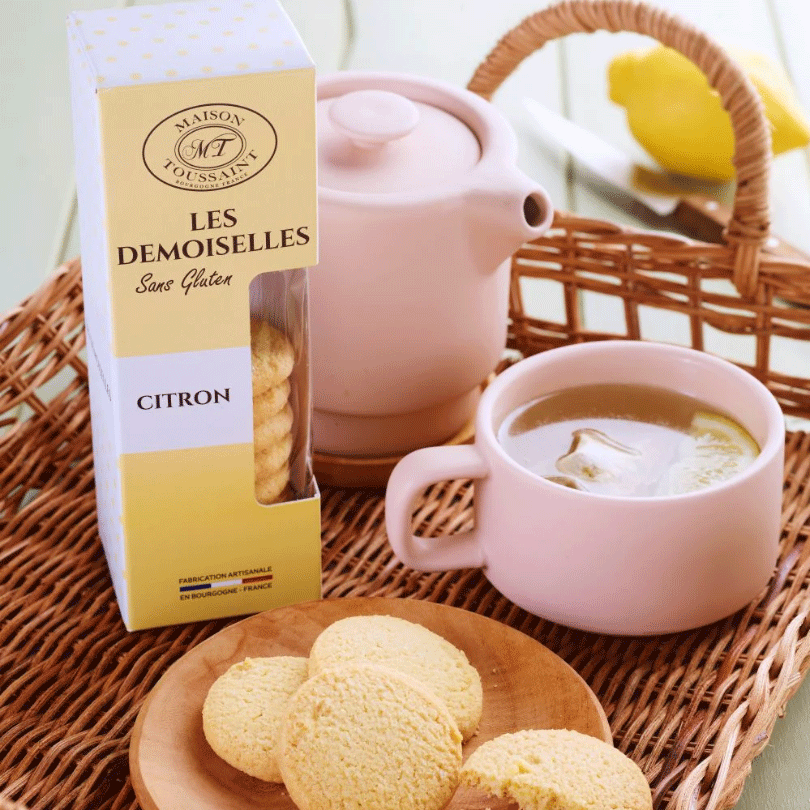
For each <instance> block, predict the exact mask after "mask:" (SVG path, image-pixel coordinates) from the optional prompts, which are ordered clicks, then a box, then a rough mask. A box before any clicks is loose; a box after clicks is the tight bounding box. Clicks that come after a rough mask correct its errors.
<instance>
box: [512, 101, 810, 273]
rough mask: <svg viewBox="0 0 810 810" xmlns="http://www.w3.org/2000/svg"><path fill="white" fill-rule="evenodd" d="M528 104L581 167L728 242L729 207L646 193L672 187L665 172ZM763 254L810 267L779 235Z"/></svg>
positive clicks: (545, 132) (685, 226) (696, 231)
mask: <svg viewBox="0 0 810 810" xmlns="http://www.w3.org/2000/svg"><path fill="white" fill-rule="evenodd" d="M523 103H524V105H525V106H526V108H527V109H528V110H529V112H530V113H531V114H532V118H533V119H534V123H535V125H536V127H537V130H538V132H539V133H540V134H541V135H542V136H544V137H545V139H546V140H548V141H552V142H553V143H555V144H557V145H559V146H562V147H563V148H565V149H566V150H567V151H568V152H569V153H570V154H571V155H572V156H573V157H574V158H575V159H576V161H577V162H578V163H580V164H581V165H582V166H584V167H585V168H586V169H588V170H589V171H590V172H592V173H593V174H594V175H596V176H597V177H599V178H600V179H601V180H604V181H605V182H607V183H608V184H610V185H611V186H613V187H614V188H617V189H619V190H621V191H623V192H624V193H625V194H628V195H629V196H631V197H632V198H633V199H635V200H637V201H638V202H640V203H641V204H642V205H644V206H645V207H646V208H648V209H649V210H651V211H653V212H654V213H655V214H657V215H658V216H659V217H669V216H672V217H673V218H674V220H675V221H676V222H677V223H678V226H679V228H680V229H681V230H682V231H684V232H685V233H686V234H688V235H689V236H692V237H694V238H696V239H702V240H703V241H705V242H713V243H715V244H720V243H721V242H723V232H724V230H725V228H726V226H727V225H728V221H729V219H730V218H731V208H729V206H727V205H724V204H723V203H721V202H718V201H717V200H715V199H712V198H711V197H708V196H706V195H704V194H697V193H686V194H677V195H675V194H671V193H665V192H662V193H658V192H657V191H656V192H650V191H647V190H645V188H647V189H649V188H650V187H651V186H652V187H654V186H656V185H660V186H664V187H665V186H666V185H667V183H668V181H667V180H666V178H665V177H664V175H663V173H661V172H657V171H655V170H652V169H647V168H645V167H642V166H639V165H638V164H636V163H635V162H634V161H633V160H632V159H631V158H629V157H628V156H627V155H626V154H625V153H624V152H622V151H621V150H620V149H617V148H616V147H615V146H613V145H612V144H609V143H607V142H605V141H603V140H602V139H601V138H600V137H598V136H597V135H594V134H593V133H592V132H589V131H588V130H586V129H584V128H583V127H581V126H579V124H575V123H574V122H573V121H569V120H568V119H567V118H565V117H564V116H562V115H558V114H557V113H555V112H553V111H552V110H549V109H548V108H547V107H544V106H543V105H542V104H540V103H538V102H537V101H535V100H534V99H533V98H524V99H523ZM669 185H670V186H671V185H672V183H671V182H669ZM763 249H764V250H765V251H766V252H767V253H769V254H770V255H772V256H775V257H779V258H782V259H787V260H790V261H802V262H805V263H806V262H810V256H809V255H808V254H807V253H805V252H804V251H802V250H800V249H799V248H797V247H793V246H792V245H790V244H788V243H787V242H785V241H784V240H783V239H781V238H780V237H778V236H774V235H771V236H769V237H768V239H767V241H766V242H765V245H764V246H763Z"/></svg>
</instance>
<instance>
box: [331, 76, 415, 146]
mask: <svg viewBox="0 0 810 810" xmlns="http://www.w3.org/2000/svg"><path fill="white" fill-rule="evenodd" d="M329 119H330V120H331V122H332V124H334V126H335V128H336V129H337V130H338V131H339V132H341V134H343V135H345V136H346V137H347V138H349V139H350V140H351V141H352V143H354V144H355V145H356V146H359V147H361V148H363V149H369V148H373V147H380V146H383V145H384V144H386V143H388V142H389V141H396V140H398V139H399V138H404V137H405V136H406V135H407V134H408V133H410V132H412V131H413V129H414V128H415V127H416V125H417V124H418V123H419V110H418V109H417V107H416V105H415V104H414V103H413V102H412V101H411V100H410V99H407V98H405V97H404V96H400V95H398V94H397V93H390V92H388V91H387V90H356V91H354V92H352V93H346V95H344V96H341V97H340V98H336V99H335V100H334V101H333V102H332V103H331V104H330V105H329Z"/></svg>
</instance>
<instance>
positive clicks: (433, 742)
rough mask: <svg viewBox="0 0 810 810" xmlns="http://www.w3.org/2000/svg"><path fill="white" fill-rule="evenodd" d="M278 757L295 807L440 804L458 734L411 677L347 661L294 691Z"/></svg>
mask: <svg viewBox="0 0 810 810" xmlns="http://www.w3.org/2000/svg"><path fill="white" fill-rule="evenodd" d="M277 757H278V763H279V768H280V770H281V775H282V778H283V779H284V785H285V787H286V788H287V791H288V793H289V794H290V798H291V799H292V800H293V801H294V802H295V804H296V805H298V807H299V808H301V810H357V808H363V810H394V808H396V810H439V809H440V808H442V807H444V805H445V804H446V803H447V801H448V800H449V799H450V797H451V796H452V794H453V791H454V790H455V789H456V785H457V784H458V771H459V767H460V765H461V734H460V733H459V730H458V727H457V726H456V723H455V721H454V720H453V718H452V717H451V716H450V714H449V712H448V711H447V708H446V707H445V706H444V704H442V703H441V701H439V700H437V699H436V698H435V697H434V696H433V695H432V694H430V692H428V691H427V690H426V689H425V688H424V686H422V684H420V683H418V682H417V681H415V680H414V679H413V678H409V677H408V676H407V675H403V674H402V673H399V672H396V671H394V670H392V669H388V668H386V667H379V666H375V665H372V664H347V665H346V666H345V667H335V668H333V669H328V670H324V671H323V672H321V673H319V674H318V675H316V676H315V677H313V678H310V679H309V680H307V681H305V682H304V684H303V685H302V686H301V688H300V689H299V690H298V691H297V692H296V693H295V695H293V697H292V698H291V699H290V701H289V703H288V704H287V711H286V714H285V718H284V721H283V723H282V727H281V733H280V735H279V744H278V749H277Z"/></svg>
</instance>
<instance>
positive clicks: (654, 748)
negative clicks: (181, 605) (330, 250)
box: [0, 0, 810, 810]
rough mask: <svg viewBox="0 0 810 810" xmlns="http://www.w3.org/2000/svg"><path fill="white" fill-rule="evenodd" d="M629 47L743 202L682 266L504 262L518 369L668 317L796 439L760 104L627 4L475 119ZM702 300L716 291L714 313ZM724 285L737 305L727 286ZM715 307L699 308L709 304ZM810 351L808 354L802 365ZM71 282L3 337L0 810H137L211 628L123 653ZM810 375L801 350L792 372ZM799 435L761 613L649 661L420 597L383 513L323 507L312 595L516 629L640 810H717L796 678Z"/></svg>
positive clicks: (362, 502) (631, 335)
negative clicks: (575, 54)
mask: <svg viewBox="0 0 810 810" xmlns="http://www.w3.org/2000/svg"><path fill="white" fill-rule="evenodd" d="M598 28H607V29H609V30H633V31H639V32H641V33H647V34H650V35H652V36H656V37H657V38H658V39H660V40H662V41H664V42H666V43H668V44H671V45H673V46H675V47H678V48H679V49H681V50H683V51H684V52H685V53H687V55H690V57H691V58H693V60H694V61H696V63H698V64H699V65H700V66H701V67H702V68H703V70H704V71H705V72H706V73H707V75H709V76H710V77H711V81H712V83H713V84H714V85H715V87H717V89H718V91H719V92H720V94H721V97H722V98H723V99H724V102H725V103H726V106H727V108H728V109H729V110H730V112H731V115H732V121H733V123H734V127H735V133H736V135H737V142H738V153H737V157H736V159H735V161H736V164H737V170H738V177H739V186H738V193H737V199H736V202H735V216H734V220H733V221H732V223H731V225H730V227H729V231H728V234H727V239H726V242H725V244H723V245H705V244H698V243H690V244H685V243H684V242H683V241H680V240H677V239H674V238H670V237H666V236H662V235H656V234H649V233H643V232H631V231H628V230H626V229H622V228H619V227H617V226H615V225H612V224H611V223H607V222H596V221H591V220H585V219H581V218H578V217H574V216H570V215H563V214H560V215H558V216H557V218H556V220H555V226H554V228H553V230H552V231H551V232H550V233H549V235H548V236H547V237H546V238H544V239H542V240H539V241H538V242H537V243H533V244H531V245H527V246H526V247H525V248H524V249H522V250H521V251H519V252H518V254H517V255H516V256H515V258H514V261H513V284H512V307H511V318H512V327H511V330H510V345H511V346H512V348H514V349H517V350H519V351H521V352H523V353H524V354H529V353H533V352H536V351H541V350H544V349H546V348H550V347H553V346H556V345H561V344H564V343H568V342H572V341H582V340H594V339H603V338H606V337H623V338H627V339H640V338H643V337H644V336H643V335H642V334H641V327H640V318H639V311H640V308H641V307H642V306H649V307H654V308H660V309H666V310H667V311H672V312H677V313H680V314H681V315H683V316H684V317H685V318H686V319H687V320H688V323H689V334H690V336H691V345H692V346H693V347H695V348H697V349H703V348H704V343H703V339H704V334H705V331H706V329H707V327H708V328H712V329H715V330H720V331H724V332H727V333H730V334H737V335H750V336H753V340H754V346H755V350H754V352H753V356H752V358H751V360H750V362H749V363H743V364H742V365H743V366H744V367H745V368H748V369H749V370H750V371H751V372H752V373H753V374H755V375H756V376H758V377H759V378H760V379H762V380H763V382H765V383H766V384H767V385H768V386H769V387H770V389H771V390H772V391H773V392H774V393H775V395H776V396H777V398H778V399H779V401H780V403H781V405H782V407H783V409H784V410H785V412H786V413H789V414H794V415H797V416H801V417H810V382H808V380H807V379H805V378H802V377H796V376H789V375H786V374H783V373H779V372H777V371H775V370H774V369H772V368H771V364H770V358H771V347H772V344H773V343H774V341H776V340H778V339H790V340H796V341H809V340H810V308H808V307H807V306H799V307H787V306H786V305H785V304H784V303H782V301H783V300H788V301H793V302H798V303H799V304H805V305H810V282H808V279H810V268H808V267H806V266H803V265H800V264H797V263H790V262H776V261H775V260H770V259H768V258H767V257H765V256H763V255H761V254H760V247H761V245H762V244H763V242H764V241H765V239H766V238H767V235H768V222H767V197H766V191H767V170H768V154H769V153H768V136H767V129H766V128H765V126H764V121H763V118H762V112H761V109H760V106H759V103H758V100H757V98H756V95H755V93H754V91H753V89H752V88H751V87H750V85H749V84H748V83H747V80H746V79H745V77H744V76H743V75H742V73H741V72H740V71H739V69H738V68H736V66H735V65H733V63H730V62H729V61H728V58H727V57H726V56H725V54H723V52H722V51H720V50H719V48H717V46H716V45H714V44H713V43H711V42H710V41H708V40H707V39H706V38H705V37H704V36H703V35H702V34H700V33H699V32H696V31H695V30H694V29H691V28H690V27H689V26H686V25H685V24H684V23H682V22H680V21H678V20H677V19H674V18H672V17H670V16H669V15H666V14H664V13H662V12H658V11H655V10H652V9H650V8H649V7H647V6H645V5H639V4H634V3H630V2H588V0H575V1H574V2H566V3H563V4H561V5H559V6H555V7H552V8H550V9H547V10H546V11H544V12H541V13H539V14H537V15H535V16H534V17H532V18H529V19H528V20H527V21H525V22H524V23H523V24H521V25H520V26H518V28H516V29H515V30H514V31H512V32H510V33H509V34H508V35H507V36H506V37H504V39H503V40H502V41H501V42H500V43H499V45H498V46H497V47H496V48H495V50H494V51H493V53H492V54H491V55H490V57H489V58H488V59H487V61H486V62H485V63H484V64H483V65H482V67H481V68H480V69H479V71H478V72H477V73H476V76H475V78H474V79H473V82H472V83H471V87H472V88H473V89H475V90H477V91H479V92H481V93H482V94H483V95H485V96H489V95H491V93H492V92H493V91H494V90H495V88H496V87H497V86H498V85H499V84H500V82H501V81H503V79H504V78H505V77H506V76H507V75H508V73H509V72H511V70H512V69H513V68H514V66H515V65H516V64H517V63H518V62H519V61H520V60H521V59H522V58H523V57H524V56H526V55H528V54H529V53H531V52H532V51H533V50H535V49H536V48H538V47H540V46H541V45H542V44H543V42H545V41H546V40H548V39H550V38H552V37H554V36H559V35H561V34H564V33H569V32H571V31H591V30H596V29H598ZM537 278H540V279H543V283H553V284H556V285H558V286H559V289H560V292H561V295H562V297H563V299H564V301H565V317H564V318H563V319H562V320H560V321H554V320H551V319H547V318H546V319H541V318H539V317H536V316H533V315H531V314H529V313H528V312H527V311H526V310H525V309H524V302H523V287H524V285H525V284H526V283H533V280H534V279H537ZM718 281H722V282H728V287H729V291H728V292H717V291H716V289H715V285H716V283H717V282H718ZM732 282H733V284H734V285H736V287H735V286H732ZM707 285H708V286H707ZM588 292H598V293H601V294H603V295H607V296H613V297H615V298H616V299H617V300H619V301H620V302H621V309H622V312H623V313H624V322H623V324H622V325H621V328H618V329H617V330H616V331H615V332H610V333H607V332H605V331H600V332H595V331H589V330H588V328H587V325H586V323H585V322H584V321H583V319H582V316H581V308H580V304H581V298H582V296H583V294H587V293H588ZM805 345H806V346H810V343H807V344H805ZM84 346H85V342H84V331H83V321H82V293H81V279H80V272H79V265H78V262H72V263H69V264H67V265H65V266H63V267H62V268H60V269H59V270H58V271H57V273H56V274H55V275H54V276H53V277H52V278H51V279H50V280H49V281H48V282H47V283H46V284H45V285H44V286H43V287H42V288H41V289H40V290H39V291H37V292H36V293H35V294H34V295H33V296H31V297H30V298H29V299H27V300H26V301H25V302H23V303H22V304H21V305H20V306H19V307H17V308H16V309H14V310H13V311H11V312H10V313H8V315H7V316H6V318H5V319H4V320H3V321H0V510H1V511H0V515H1V516H2V517H0V561H1V562H0V807H2V808H4V810H5V806H6V805H8V806H9V807H11V808H14V810H18V808H17V806H16V803H17V802H20V803H22V804H24V805H27V807H29V808H31V810H68V809H70V810H125V809H126V810H135V809H136V808H137V807H138V805H137V802H136V800H135V797H134V794H133V792H132V788H131V785H130V783H129V775H128V764H127V749H128V744H129V736H130V733H131V730H132V727H133V724H134V721H135V717H136V714H137V712H138V710H139V708H140V706H141V704H142V703H143V700H144V698H145V697H146V695H147V693H148V692H149V690H150V689H151V688H152V687H153V686H154V684H155V683H156V682H157V680H158V679H159V677H160V676H161V674H162V673H163V672H164V671H165V670H166V668H167V667H168V666H169V665H170V664H171V663H172V662H173V661H175V660H176V659H177V658H179V657H180V656H181V655H182V654H183V653H184V652H185V651H187V650H188V649H190V648H191V647H193V646H194V645H195V644H197V643H198V642H200V641H201V640H203V639H205V638H208V637H209V636H210V635H212V634H213V633H214V632H216V631H217V630H218V629H220V628H221V627H223V626H224V625H225V624H226V623H227V622H224V621H221V622H209V623H203V624H194V625H186V626H181V627H170V628H164V629H159V630H153V631H143V632H139V633H135V634H128V633H127V632H126V631H125V630H124V627H123V624H122V622H121V619H120V617H119V613H118V608H117V606H116V603H115V598H114V595H113V592H112V588H111V584H110V580H109V576H108V573H107V567H106V563H105V561H104V556H103V552H102V548H101V544H100V541H99V538H98V533H97V526H96V514H95V492H94V482H93V461H92V450H91V441H90V413H89V404H88V396H87V368H86V365H85V362H84V360H83V350H84ZM808 356H810V349H808ZM809 474H810V434H807V433H803V432H792V433H788V434H787V436H786V461H785V485H784V508H783V516H782V525H783V531H782V541H781V551H780V556H779V561H778V565H777V567H776V570H775V571H774V575H773V578H772V580H771V582H770V584H769V586H768V587H767V588H766V589H765V590H764V591H763V593H762V594H761V595H760V596H759V598H758V599H757V600H755V601H754V602H753V603H751V605H749V607H748V608H747V609H745V610H743V611H741V612H739V613H738V614H736V615H734V616H732V617H730V618H729V619H727V620H726V621H724V622H721V623H718V624H715V625H712V626H710V627H706V628H703V629H701V630H698V631H694V632H690V633H684V634H678V635H672V636H667V637H663V638H649V639H634V638H610V637H601V636H595V635H590V634H585V633H581V632H575V631H572V630H569V629H566V628H564V627H560V626H556V625H553V624H551V623H549V622H546V621H543V620H541V619H538V618H536V617H534V616H530V615H528V614H526V613H525V612H524V611H522V610H520V609H518V608H517V607H515V606H514V605H513V604H511V603H510V602H509V601H508V600H506V599H505V598H504V597H502V596H501V595H500V594H499V593H498V592H497V591H495V590H494V589H493V588H492V587H491V586H490V585H489V583H488V582H487V580H486V579H485V578H484V577H483V575H482V574H481V572H480V571H478V570H469V571H460V572H459V571H456V572H450V573H434V574H424V573H418V572H414V571H411V570H409V569H406V568H404V567H403V566H402V565H400V564H399V563H398V562H397V561H396V559H395V558H394V557H393V554H392V552H391V550H390V547H389V546H388V543H387V540H386V537H385V531H384V522H383V499H382V495H381V493H380V492H378V491H373V490H357V491H352V492H346V491H341V490H336V489H330V488H326V489H325V490H324V492H323V509H322V524H323V590H324V595H325V596H326V597H328V598H340V597H345V596H371V595H374V596H387V597H392V598H411V599H425V600H431V601H435V602H442V603H446V604H450V605H455V606H457V607H462V608H465V609H467V610H470V611H474V612H476V613H481V614H483V615H487V616H490V617H493V618H495V619H497V620H499V621H502V622H505V623H507V624H509V625H511V626H513V627H516V628H518V629H520V630H522V631H523V632H525V633H527V634H529V635H531V636H533V637H534V638H536V639H538V640H539V641H541V642H543V643H544V644H546V645H547V646H548V647H550V648H551V649H552V650H554V651H556V652H557V653H559V654H560V655H561V656H562V657H563V658H564V659H565V660H567V661H568V662H569V663H570V664H571V665H572V666H573V667H574V668H575V669H576V670H577V671H578V672H579V673H580V674H581V675H582V676H583V678H585V680H586V681H587V682H588V683H589V684H590V686H591V687H592V688H593V689H594V691H595V692H596V693H597V695H598V696H599V698H600V700H601V701H602V703H603V705H604V708H605V710H606V712H607V715H608V718H609V720H610V724H611V728H612V731H613V735H614V740H615V743H616V745H617V746H618V747H619V748H620V749H621V750H622V751H624V752H626V753H627V754H628V755H629V756H631V757H632V758H633V759H635V760H636V761H637V762H638V763H639V764H640V765H641V767H642V768H643V770H644V772H645V773H646V775H647V777H648V778H649V780H650V783H651V785H652V788H653V794H654V799H655V806H656V808H659V809H662V808H667V809H668V810H692V809H693V808H701V809H705V810H722V809H723V808H728V807H731V806H732V805H733V804H734V803H735V802H736V800H737V798H738V797H739V795H740V792H741V790H742V787H743V782H744V779H745V777H746V776H747V774H748V773H749V771H750V767H751V761H752V760H753V758H754V757H755V756H756V755H757V754H758V753H759V752H760V751H761V750H762V748H763V747H764V746H765V745H766V744H767V741H768V738H769V736H770V733H771V730H772V728H773V724H774V722H775V720H776V718H777V716H778V715H779V714H780V713H781V712H782V710H783V709H784V707H785V705H786V703H787V701H788V699H789V698H790V697H791V695H792V694H793V693H794V691H795V690H796V689H797V687H798V686H799V684H800V682H801V680H802V678H803V676H804V673H805V671H806V669H807V667H808V666H809V665H810V621H809V620H808V613H809V612H810V544H808V543H807V539H808V532H810V487H808V475H809ZM472 498H473V490H472V486H471V485H470V484H469V482H464V481H456V482H450V483H447V484H444V485H441V486H436V487H433V488H432V489H430V490H428V491H427V492H425V493H424V495H423V497H422V499H421V500H420V502H419V504H418V505H417V511H416V514H415V518H414V520H415V524H416V525H417V527H418V530H419V531H421V532H424V533H430V534H437V533H442V532H444V533H449V532H454V531H464V530H466V529H468V528H469V527H470V525H471V523H472V519H473V517H472V508H471V504H472Z"/></svg>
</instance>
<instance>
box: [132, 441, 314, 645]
mask: <svg viewBox="0 0 810 810" xmlns="http://www.w3.org/2000/svg"><path fill="white" fill-rule="evenodd" d="M120 466H121V478H122V491H123V520H124V524H125V526H126V528H127V531H126V546H127V550H126V559H127V568H126V571H125V579H126V582H127V592H128V596H129V618H130V621H129V625H128V626H129V629H130V630H137V629H141V628H145V627H156V626H162V625H169V624H177V623H183V622H193V621H201V620H206V619H211V618H217V617H223V616H235V615H241V614H247V613H255V612H258V611H261V610H267V609H269V608H272V607H277V606H279V605H286V604H292V603H294V602H301V601H308V600H311V599H317V598H319V597H320V595H321V542H320V501H319V498H317V497H313V498H309V499H306V500H298V501H290V502H286V503H280V504H275V505H273V506H262V505H260V504H258V503H257V502H256V500H255V498H254V495H253V488H254V481H253V447H252V445H250V444H238V445H228V446H221V447H203V448H196V449H191V450H171V451H161V452H153V453H138V454H130V455H124V456H121V459H120Z"/></svg>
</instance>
